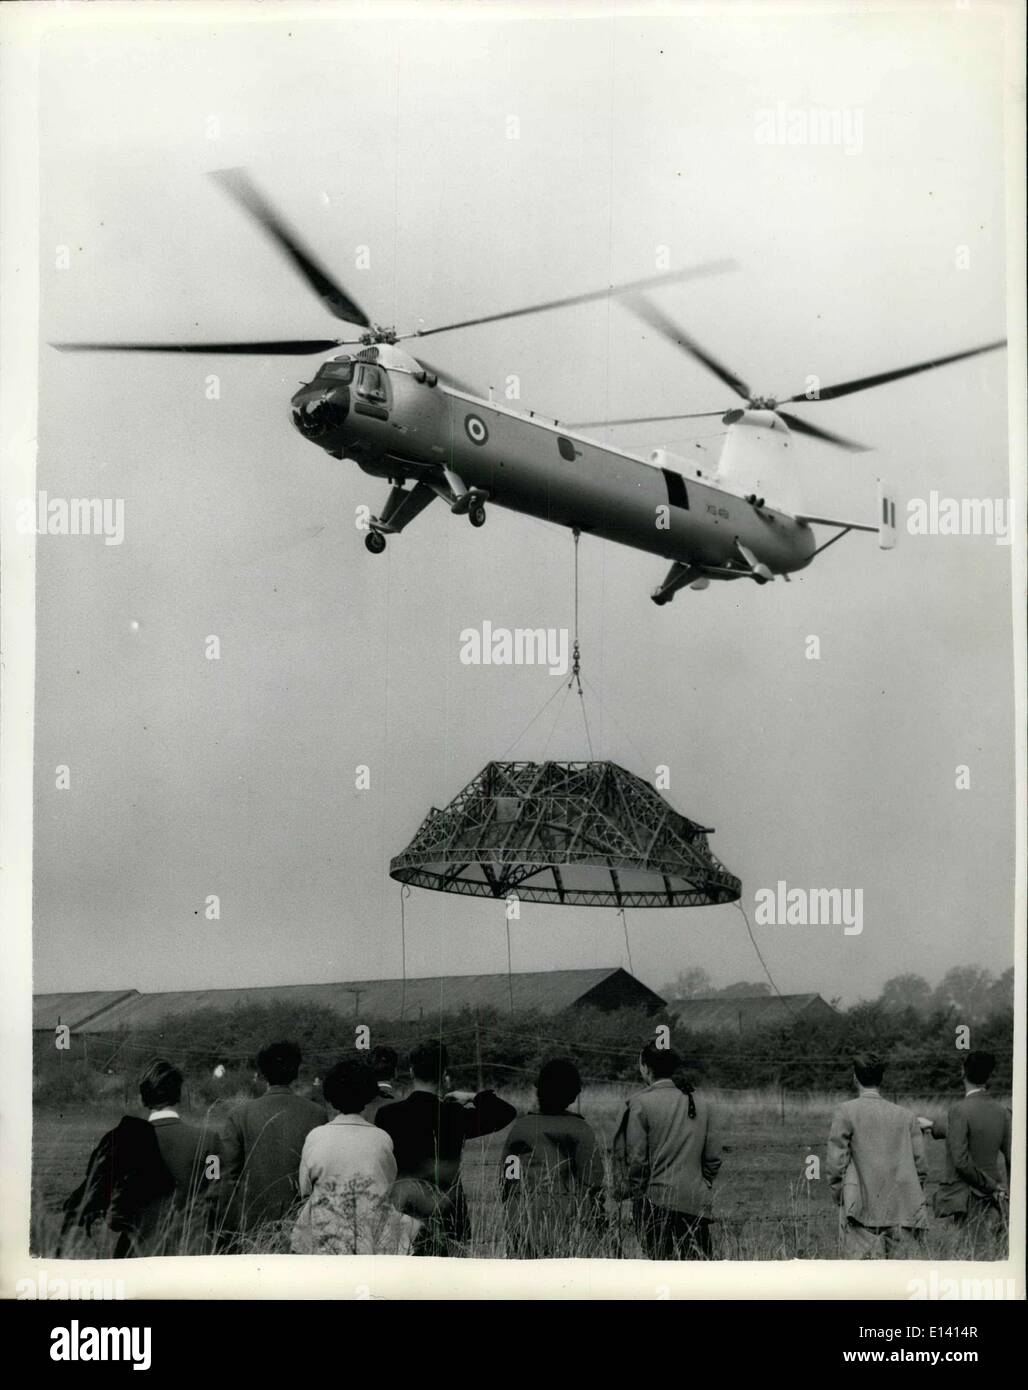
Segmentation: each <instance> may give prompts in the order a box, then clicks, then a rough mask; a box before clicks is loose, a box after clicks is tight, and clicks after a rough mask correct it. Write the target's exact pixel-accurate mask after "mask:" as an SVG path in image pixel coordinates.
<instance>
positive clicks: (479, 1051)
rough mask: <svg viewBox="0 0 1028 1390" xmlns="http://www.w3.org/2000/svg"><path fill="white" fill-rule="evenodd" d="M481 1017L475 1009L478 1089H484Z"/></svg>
mask: <svg viewBox="0 0 1028 1390" xmlns="http://www.w3.org/2000/svg"><path fill="white" fill-rule="evenodd" d="M481 1029H482V1019H481V1015H480V1014H479V1012H478V1010H477V1009H476V1010H475V1063H476V1065H477V1067H478V1089H479V1090H480V1091H484V1090H485V1078H484V1076H483V1075H482V1032H481Z"/></svg>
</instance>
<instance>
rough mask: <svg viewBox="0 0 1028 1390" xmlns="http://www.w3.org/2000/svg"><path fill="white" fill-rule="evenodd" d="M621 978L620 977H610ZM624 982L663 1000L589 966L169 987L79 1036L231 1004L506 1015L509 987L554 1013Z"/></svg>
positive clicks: (522, 1000) (373, 1014) (517, 997)
mask: <svg viewBox="0 0 1028 1390" xmlns="http://www.w3.org/2000/svg"><path fill="white" fill-rule="evenodd" d="M615 977H620V978H615ZM605 982H608V989H609V988H613V989H615V990H617V989H619V988H621V987H623V988H624V991H625V995H626V999H627V1001H628V1002H632V1001H635V1000H638V1002H639V1003H647V1002H650V1003H652V1002H656V1003H658V1004H659V1003H661V1002H663V1001H662V1000H661V999H660V996H659V995H656V994H654V992H653V991H652V990H650V989H648V988H647V986H646V985H644V984H642V983H641V982H640V981H639V980H636V979H635V977H634V976H632V975H629V974H628V973H627V971H624V970H621V969H620V968H619V967H616V966H607V967H604V968H600V969H595V970H543V971H531V972H523V973H519V974H515V975H512V976H511V977H510V986H508V979H507V976H506V975H439V976H429V977H424V978H421V979H408V980H407V983H406V986H404V984H403V982H402V981H401V980H352V981H345V982H340V983H337V984H318V985H264V986H258V987H253V988H248V989H193V990H175V991H173V992H170V993H164V994H133V995H132V997H131V998H128V999H125V1000H123V1002H122V1003H120V1004H117V1005H116V1006H115V1007H114V1008H111V1009H108V1010H106V1011H105V1012H104V1013H103V1014H102V1015H100V1016H99V1017H97V1018H93V1019H91V1020H90V1022H89V1023H88V1024H86V1026H85V1027H84V1028H83V1029H82V1030H81V1031H82V1032H85V1033H113V1032H117V1031H119V1030H120V1029H122V1028H126V1029H129V1030H135V1029H140V1028H149V1027H150V1026H152V1025H153V1024H154V1023H156V1022H158V1020H160V1019H161V1018H166V1017H168V1016H170V1015H178V1014H183V1013H190V1012H192V1011H193V1010H194V1009H209V1008H215V1009H231V1008H233V1007H235V1006H236V1005H237V1004H262V1003H276V1004H283V1003H284V1004H295V1005H297V1006H300V1005H303V1004H320V1005H322V1006H323V1007H326V1008H329V1009H334V1010H335V1011H336V1013H338V1014H340V1015H341V1016H342V1017H343V1018H346V1019H354V1018H357V1019H366V1018H379V1019H390V1020H391V1019H398V1018H399V1017H400V1014H401V1008H402V1011H403V1016H404V1017H405V1018H408V1019H416V1018H419V1017H426V1018H427V1017H430V1016H432V1015H436V1014H440V1013H453V1012H457V1011H459V1010H460V1009H462V1008H479V1009H498V1010H500V1011H501V1012H506V1010H507V1009H509V1007H510V993H511V991H512V992H513V996H514V1007H515V1009H539V1010H542V1011H543V1012H544V1013H558V1012H559V1011H560V1010H561V1009H566V1008H570V1007H571V1006H572V1005H573V1004H576V1003H578V1002H580V1001H581V1000H582V999H583V998H584V996H586V995H588V994H589V993H590V991H592V990H594V989H596V988H597V987H598V986H600V985H603V984H604V983H605Z"/></svg>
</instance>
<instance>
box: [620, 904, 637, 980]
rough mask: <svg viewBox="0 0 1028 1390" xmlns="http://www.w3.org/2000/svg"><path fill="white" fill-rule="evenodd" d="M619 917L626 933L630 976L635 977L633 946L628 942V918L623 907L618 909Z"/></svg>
mask: <svg viewBox="0 0 1028 1390" xmlns="http://www.w3.org/2000/svg"><path fill="white" fill-rule="evenodd" d="M618 916H619V917H620V918H621V926H622V928H623V930H624V933H625V951H626V953H627V955H628V973H629V974H630V975H634V974H635V967H634V966H633V965H632V945H631V942H630V941H629V940H628V918H627V917H626V916H625V909H624V908H623V907H619V908H618Z"/></svg>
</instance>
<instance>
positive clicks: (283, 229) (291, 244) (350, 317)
mask: <svg viewBox="0 0 1028 1390" xmlns="http://www.w3.org/2000/svg"><path fill="white" fill-rule="evenodd" d="M211 178H212V179H215V180H216V181H217V182H218V183H220V184H221V186H222V188H224V189H226V190H227V192H228V193H230V194H231V195H232V197H233V198H235V200H236V202H237V203H239V204H241V206H242V207H244V208H245V209H246V211H247V212H248V213H249V214H250V216H251V217H253V218H255V219H256V220H257V221H258V222H259V223H260V224H261V226H262V227H263V228H264V230H265V231H266V232H267V234H268V235H269V236H270V237H271V239H272V240H273V241H275V242H277V244H278V245H279V247H280V248H281V249H282V250H283V251H284V252H285V253H286V255H287V256H288V257H289V259H290V260H291V261H292V263H293V265H294V266H295V267H296V269H297V270H298V271H299V272H300V274H301V275H302V276H303V278H304V279H305V280H306V281H307V283H308V285H310V287H311V289H312V290H313V291H314V293H315V294H316V295H317V296H318V298H319V299H320V300H321V302H322V304H324V306H325V308H326V309H327V310H328V312H329V313H330V314H332V315H333V317H334V318H337V319H342V320H343V321H344V323H356V324H360V326H361V327H362V328H370V327H371V320H370V319H369V318H368V316H367V314H365V312H364V310H363V309H362V308H361V307H360V305H359V304H358V303H357V302H356V300H354V299H351V298H350V296H349V295H348V294H347V293H346V291H345V290H344V289H343V288H342V286H341V285H339V284H338V283H337V282H336V281H335V280H333V278H332V277H331V276H330V275H329V274H328V272H327V271H326V270H325V269H324V268H323V267H322V266H321V265H319V264H318V262H317V261H316V260H315V259H314V257H313V256H312V255H311V253H310V252H309V251H308V250H307V248H306V247H305V246H304V245H303V243H302V242H301V241H300V239H299V237H297V236H296V234H295V233H294V232H293V231H292V229H291V228H290V227H288V226H287V225H286V223H285V222H283V220H282V218H281V217H280V216H279V215H278V213H277V212H276V211H275V209H274V208H273V207H272V206H271V204H270V203H269V202H268V201H267V199H266V198H265V197H264V195H263V194H262V193H261V192H259V190H258V189H257V188H255V187H254V185H253V183H252V182H251V181H250V179H249V177H248V176H247V175H246V174H245V173H244V172H243V170H242V169H218V170H215V171H214V172H213V173H212V174H211Z"/></svg>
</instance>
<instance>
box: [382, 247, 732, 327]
mask: <svg viewBox="0 0 1028 1390" xmlns="http://www.w3.org/2000/svg"><path fill="white" fill-rule="evenodd" d="M735 268H736V263H735V261H708V262H707V264H706V265H697V266H693V267H692V268H691V269H689V270H671V271H668V272H667V273H666V274H663V275H651V276H649V277H648V278H647V279H645V280H630V281H629V282H628V283H627V284H624V285H608V286H607V287H606V289H602V290H589V291H587V292H586V293H585V294H569V295H566V296H565V297H564V298H563V299H547V300H544V301H543V302H542V303H540V304H528V305H526V306H525V307H524V308H523V309H506V310H504V311H503V313H500V314H483V315H482V316H481V317H480V318H475V319H462V320H461V321H460V322H459V323H445V324H443V325H442V326H441V327H439V328H423V329H421V331H420V332H416V333H405V334H403V337H404V338H427V337H429V336H430V335H431V334H433V333H450V332H452V330H453V329H455V328H474V327H475V326H476V325H477V324H480V323H499V322H500V321H501V319H520V318H524V317H525V315H526V314H542V313H545V312H546V311H547V310H549V309H567V308H570V307H571V306H572V305H574V304H589V303H591V302H592V301H593V300H597V299H607V298H608V297H610V296H613V295H620V294H628V293H630V292H632V291H633V290H643V289H654V288H656V286H658V285H669V284H671V283H672V282H675V281H680V280H696V279H700V278H702V277H704V276H707V275H719V274H721V272H722V271H725V270H735Z"/></svg>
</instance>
